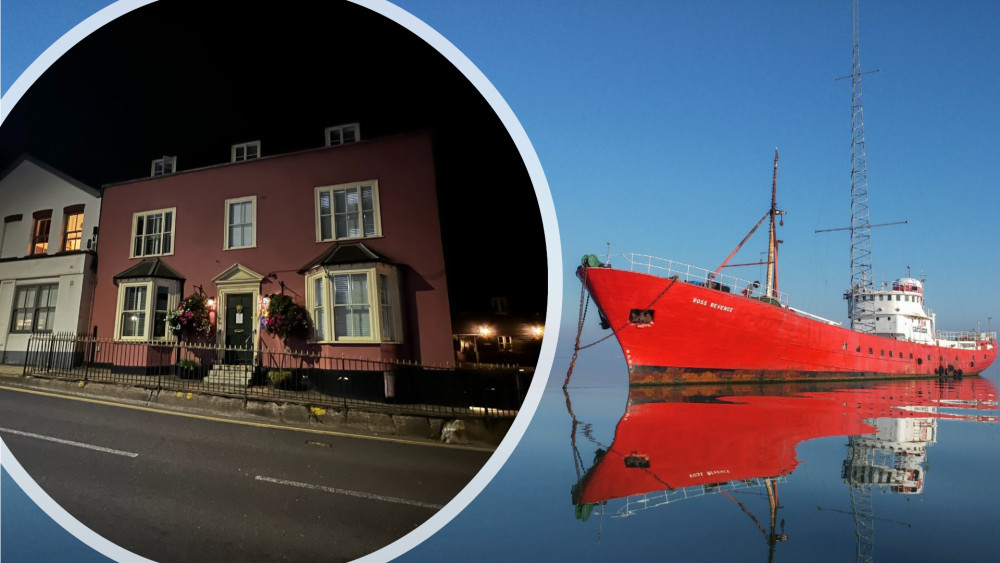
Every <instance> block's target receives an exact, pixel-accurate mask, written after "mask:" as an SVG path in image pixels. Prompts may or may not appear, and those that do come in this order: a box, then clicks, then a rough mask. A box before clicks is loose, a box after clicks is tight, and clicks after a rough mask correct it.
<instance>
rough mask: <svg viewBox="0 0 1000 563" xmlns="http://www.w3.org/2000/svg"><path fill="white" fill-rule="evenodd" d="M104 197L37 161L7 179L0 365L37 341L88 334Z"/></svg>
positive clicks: (2, 186)
mask: <svg viewBox="0 0 1000 563" xmlns="http://www.w3.org/2000/svg"><path fill="white" fill-rule="evenodd" d="M100 211H101V194H100V191H99V190H97V189H94V188H91V187H89V186H86V185H84V184H82V183H80V182H79V181H77V180H74V179H73V178H70V177H69V176H66V175H65V174H63V173H61V172H59V171H57V170H55V169H53V168H52V167H50V166H48V165H46V164H45V163H43V162H40V161H38V160H37V159H35V158H32V157H30V156H27V155H25V156H22V157H21V158H19V159H18V160H17V161H15V162H14V163H13V164H12V165H11V166H10V167H9V168H8V169H7V170H5V171H4V172H3V173H2V174H0V221H2V223H0V363H6V364H19V363H21V362H23V360H24V355H25V350H26V349H27V345H28V339H29V338H30V337H31V336H32V335H33V334H39V333H41V334H45V333H60V332H71V333H86V332H87V330H88V324H89V322H90V307H91V303H92V302H93V294H94V282H95V275H96V263H95V256H96V249H97V224H98V219H99V216H100Z"/></svg>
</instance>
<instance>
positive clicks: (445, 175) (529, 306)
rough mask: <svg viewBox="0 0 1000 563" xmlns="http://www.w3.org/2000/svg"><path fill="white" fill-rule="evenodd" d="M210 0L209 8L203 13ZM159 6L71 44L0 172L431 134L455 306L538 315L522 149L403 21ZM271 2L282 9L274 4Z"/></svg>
mask: <svg viewBox="0 0 1000 563" xmlns="http://www.w3.org/2000/svg"><path fill="white" fill-rule="evenodd" d="M206 4H207V5H208V6H206ZM248 4H250V5H252V4H251V3H247V2H210V3H202V2H186V1H173V0H162V1H160V2H155V3H153V4H151V5H149V6H146V7H144V8H140V9H138V10H136V11H134V12H132V13H130V14H128V15H126V16H123V17H121V18H118V19H117V20H115V21H113V22H111V23H110V24H108V25H106V26H105V27H103V28H101V29H99V30H97V31H96V32H94V33H93V34H92V35H91V36H89V37H88V38H86V39H85V40H83V41H81V42H80V43H78V44H77V45H76V46H75V47H74V48H73V49H71V50H70V51H69V52H67V53H66V54H65V55H64V56H63V57H62V58H60V59H59V60H58V61H57V62H56V63H55V64H53V65H52V67H50V69H49V70H48V71H47V72H46V73H45V74H44V75H43V76H42V77H41V78H39V79H38V80H37V81H36V82H35V84H34V85H33V86H32V87H31V88H30V89H29V90H28V91H27V93H26V94H25V95H24V96H23V97H22V98H21V100H20V101H19V102H18V104H17V105H16V106H15V107H14V108H13V109H12V110H11V112H10V114H9V115H8V118H7V120H6V121H5V122H4V124H3V127H2V128H0V169H5V168H6V167H7V166H8V165H9V164H11V163H12V162H13V161H14V160H15V159H16V158H17V157H18V156H19V155H20V154H22V153H25V152H26V153H30V154H32V155H33V156H35V157H37V158H39V159H41V160H43V161H45V162H47V163H48V164H50V165H52V166H54V167H56V168H58V169H60V170H62V171H63V172H65V173H67V174H69V175H70V176H73V177H75V178H77V179H78V180H80V181H82V182H84V183H86V184H89V185H91V186H94V187H99V186H102V185H105V184H109V183H114V182H119V181H123V180H129V179H134V178H140V177H144V176H148V175H149V163H150V161H151V160H153V159H154V158H159V157H161V156H163V155H177V157H178V159H177V165H178V169H180V170H184V169H191V168H197V167H201V166H206V165H211V164H218V163H221V162H227V161H228V160H229V147H230V145H232V144H234V143H238V142H243V141H249V140H256V139H260V140H261V146H262V151H263V153H264V154H265V155H273V154H279V153H283V152H289V151H294V150H300V149H307V148H313V147H318V146H322V144H323V138H322V130H323V127H326V126H329V125H335V124H339V123H349V122H354V121H357V122H360V124H361V132H362V137H363V138H368V139H370V138H374V137H379V136H382V135H389V134H394V133H399V132H404V131H411V130H417V129H430V130H431V131H433V132H434V139H435V141H434V142H435V154H436V163H435V164H436V168H437V174H438V190H439V194H438V197H439V201H440V207H441V220H442V229H443V232H444V238H445V240H444V244H445V253H446V260H447V263H448V284H449V288H450V291H451V296H452V307H453V308H454V309H455V310H456V311H460V310H467V309H471V308H474V307H475V306H477V305H480V304H485V305H487V306H488V304H489V298H490V297H491V296H499V295H505V296H507V297H508V299H509V301H510V305H511V307H512V308H514V309H521V308H523V309H525V310H527V311H530V312H539V313H544V309H545V303H546V300H545V298H546V280H547V273H546V249H545V241H544V233H543V229H542V221H541V216H540V213H539V209H538V204H537V200H536V198H535V195H534V190H533V188H532V185H531V182H530V180H529V177H528V174H527V171H526V170H525V167H524V164H523V163H522V160H521V158H520V156H519V155H518V153H517V150H516V148H515V146H514V143H513V142H512V141H511V139H510V136H509V135H508V134H507V132H506V129H504V127H503V125H502V123H501V122H500V120H499V119H498V118H497V117H496V115H495V114H494V113H493V111H492V109H491V108H490V107H489V104H488V103H486V101H485V100H484V99H483V98H482V96H480V94H479V93H478V91H476V90H475V88H474V87H473V86H472V85H471V84H470V83H469V82H468V80H466V78H465V77H464V76H462V74H461V73H460V72H459V71H458V70H456V69H455V68H454V67H453V66H452V65H451V64H450V63H449V62H448V61H447V60H446V59H445V58H444V57H442V56H441V55H440V54H438V53H437V51H436V50H434V49H433V48H432V47H430V46H429V45H427V44H426V43H424V42H423V41H422V40H421V39H419V38H418V37H416V36H415V35H413V34H412V33H410V32H409V31H407V30H406V29H405V28H402V27H401V26H399V25H397V24H396V23H394V22H392V21H390V20H387V19H385V18H383V17H382V16H380V15H378V14H375V13H374V12H370V11H369V10H367V9H365V8H362V7H359V6H356V5H353V4H348V3H346V2H345V3H339V2H323V3H319V2H315V3H311V2H297V1H290V2H282V3H279V4H271V5H268V7H267V8H266V9H261V8H258V9H253V8H248ZM275 6H277V7H275Z"/></svg>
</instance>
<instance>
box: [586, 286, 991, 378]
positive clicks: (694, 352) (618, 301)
mask: <svg viewBox="0 0 1000 563" xmlns="http://www.w3.org/2000/svg"><path fill="white" fill-rule="evenodd" d="M577 274H578V277H579V278H580V279H581V281H582V282H583V284H584V286H585V287H586V289H587V291H588V293H589V294H590V295H591V297H592V299H593V301H594V303H595V304H596V305H597V307H598V309H599V310H600V312H601V315H602V316H603V318H604V319H605V321H606V323H607V324H608V325H610V327H611V330H614V331H615V336H616V337H617V339H618V342H619V344H620V345H621V347H622V351H623V353H624V354H625V359H626V362H627V363H628V369H629V381H630V383H632V384H671V383H719V382H733V383H738V382H761V381H808V380H830V381H834V380H856V379H885V378H895V377H905V378H912V377H937V376H942V375H949V376H950V375H963V374H970V375H971V374H976V373H980V372H982V371H983V370H985V369H986V368H988V367H989V366H990V365H991V364H992V363H993V362H994V360H996V356H997V343H996V340H995V337H994V339H993V340H979V341H975V342H965V343H954V342H951V343H948V344H943V343H942V344H943V345H939V344H938V343H933V344H924V343H917V342H909V341H902V340H896V339H892V338H887V337H881V336H875V335H871V334H865V333H860V332H856V331H853V330H850V329H846V328H843V327H841V326H838V325H835V324H831V323H829V322H823V321H820V320H816V319H815V318H811V317H808V316H805V315H802V314H799V313H797V312H795V311H793V310H791V309H789V308H788V307H783V306H780V305H777V304H772V303H769V302H766V301H762V300H759V299H755V298H751V297H746V296H744V295H741V294H740V293H738V292H736V293H733V292H727V291H723V290H721V289H713V288H711V287H706V286H704V285H699V284H693V283H688V282H684V281H680V280H673V279H665V278H662V277H659V276H655V275H651V274H645V273H640V272H632V271H627V270H618V269H614V268H610V267H581V268H580V269H579V270H578V272H577ZM938 342H941V341H938Z"/></svg>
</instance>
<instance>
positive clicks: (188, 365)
mask: <svg viewBox="0 0 1000 563" xmlns="http://www.w3.org/2000/svg"><path fill="white" fill-rule="evenodd" d="M200 368H201V366H200V365H199V364H198V361H197V360H181V361H179V362H177V377H179V378H181V379H201V369H200Z"/></svg>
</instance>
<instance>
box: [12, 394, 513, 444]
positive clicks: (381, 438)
mask: <svg viewBox="0 0 1000 563" xmlns="http://www.w3.org/2000/svg"><path fill="white" fill-rule="evenodd" d="M0 389H3V390H7V391H15V392H17V393H29V394H32V395H42V396H44V397H53V398H56V399H67V400H70V401H82V402H84V403H94V404H97V405H105V406H109V407H119V408H124V409H132V410H137V411H144V412H152V413H159V414H168V415H172V416H182V417H186V418H194V419H198V420H208V421H212V422H228V423H230V424H240V425H242V426H254V427H257V428H271V429H275V430H292V431H296V432H307V433H310V434H322V435H324V436H337V437H339V438H357V439H359V440H374V441H377V442H391V443H395V444H409V445H413V446H428V447H432V448H445V449H453V450H468V451H475V452H487V453H493V452H494V451H495V450H494V449H493V448H485V447H481V446H469V445H462V444H444V443H438V442H423V441H417V440H407V439H404V438H391V437H388V436H370V435H366V434H351V433H349V432H337V431H336V430H320V429H318V428H301V427H298V426H285V425H281V424H271V423H268V422H254V421H250V420H236V419H232V418H222V417H218V416H209V415H204V414H194V413H189V412H179V411H173V410H167V409H158V408H154V407H145V406H141V405H130V404H127V403H117V402H114V401H106V400H103V399H92V398H90V397H80V396H78V395H63V394H60V393H51V392H49V391H39V390H37V389H25V388H23V387H10V386H8V385H0Z"/></svg>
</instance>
